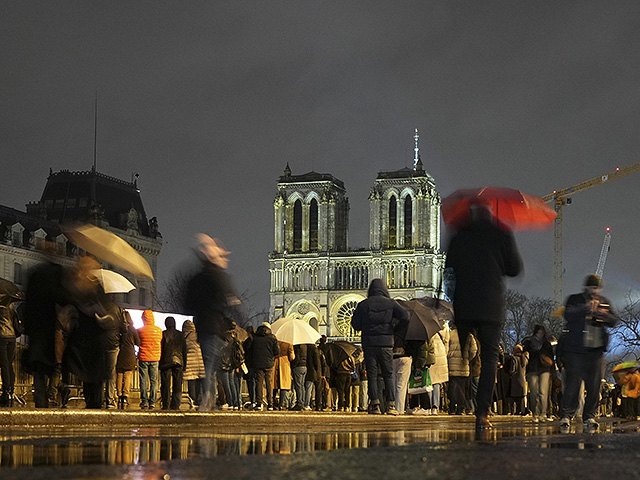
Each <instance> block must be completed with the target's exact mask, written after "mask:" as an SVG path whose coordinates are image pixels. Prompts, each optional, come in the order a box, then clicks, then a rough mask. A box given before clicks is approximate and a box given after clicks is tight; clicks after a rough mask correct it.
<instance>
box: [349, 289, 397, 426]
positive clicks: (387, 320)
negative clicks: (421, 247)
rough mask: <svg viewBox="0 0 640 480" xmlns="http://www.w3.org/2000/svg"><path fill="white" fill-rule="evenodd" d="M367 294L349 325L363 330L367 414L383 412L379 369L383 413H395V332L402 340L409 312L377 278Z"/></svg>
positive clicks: (357, 329)
mask: <svg viewBox="0 0 640 480" xmlns="http://www.w3.org/2000/svg"><path fill="white" fill-rule="evenodd" d="M367 297H368V298H367V299H366V300H363V301H362V302H360V303H359V304H358V306H357V307H356V309H355V311H354V312H353V316H352V317H351V326H352V327H353V329H354V330H356V331H359V332H362V350H363V352H364V362H365V365H366V369H367V377H368V379H369V382H368V383H369V413H370V414H380V413H382V412H381V410H380V400H381V394H380V392H379V391H378V376H379V373H378V370H381V372H382V378H383V379H384V385H385V399H386V403H387V408H386V413H387V414H389V415H398V411H397V410H396V409H395V406H394V405H395V384H394V381H393V341H394V335H398V336H399V337H400V338H402V339H404V336H405V335H406V332H407V327H408V326H409V314H408V313H407V312H406V310H404V309H403V308H402V307H401V306H400V305H399V304H398V303H397V302H396V301H395V300H393V299H392V298H391V296H390V295H389V290H388V289H387V285H386V284H385V283H384V281H383V280H382V279H380V278H374V279H373V280H372V281H371V284H370V285H369V291H368V294H367Z"/></svg>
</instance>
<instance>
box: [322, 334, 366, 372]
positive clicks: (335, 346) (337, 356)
mask: <svg viewBox="0 0 640 480" xmlns="http://www.w3.org/2000/svg"><path fill="white" fill-rule="evenodd" d="M329 346H330V347H331V355H330V362H331V366H332V367H334V368H337V367H338V366H339V365H340V364H341V363H342V362H343V361H345V360H346V359H347V358H348V357H352V358H353V359H354V360H356V361H357V360H358V356H359V352H361V350H360V349H359V348H358V346H357V345H354V344H353V343H349V342H346V341H344V340H336V341H335V342H331V343H330V344H329Z"/></svg>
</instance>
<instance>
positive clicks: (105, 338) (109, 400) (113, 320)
mask: <svg viewBox="0 0 640 480" xmlns="http://www.w3.org/2000/svg"><path fill="white" fill-rule="evenodd" d="M106 309H107V314H106V315H104V316H102V317H100V316H99V317H97V318H96V320H97V321H98V325H99V326H100V329H101V330H102V335H101V338H102V351H103V352H104V358H105V365H104V369H105V373H104V376H105V379H106V380H105V390H104V400H105V405H106V407H107V408H116V397H117V395H118V394H117V389H116V379H117V373H116V363H117V362H118V352H119V351H120V340H121V338H122V337H123V336H124V335H126V333H127V324H126V320H125V318H124V310H123V309H122V308H120V307H119V306H118V305H116V304H115V303H114V302H109V303H108V306H106Z"/></svg>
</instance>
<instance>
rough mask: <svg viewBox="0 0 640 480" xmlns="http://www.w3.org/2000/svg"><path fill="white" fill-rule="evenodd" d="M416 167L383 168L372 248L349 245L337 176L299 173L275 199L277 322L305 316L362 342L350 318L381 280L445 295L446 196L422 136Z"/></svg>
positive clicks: (418, 292)
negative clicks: (427, 161) (427, 162)
mask: <svg viewBox="0 0 640 480" xmlns="http://www.w3.org/2000/svg"><path fill="white" fill-rule="evenodd" d="M414 139H415V156H414V162H413V169H411V168H403V169H401V170H396V171H385V172H379V173H378V176H377V178H376V179H375V181H374V184H373V186H372V188H371V192H370V194H369V219H370V220H369V221H370V232H369V247H368V248H350V247H349V244H348V233H349V200H348V197H347V192H346V190H345V187H344V184H343V182H342V181H340V180H339V179H337V178H335V177H333V176H332V175H330V174H320V173H316V172H309V173H306V174H302V175H293V174H292V172H291V169H290V168H289V165H288V164H287V167H286V168H285V170H284V174H283V175H282V176H281V177H280V179H279V181H278V193H277V195H276V198H275V200H274V214H275V215H274V221H275V229H274V230H275V239H274V240H275V248H274V251H273V252H272V253H271V254H270V256H269V267H270V268H269V270H270V275H271V291H270V314H271V318H272V319H274V320H275V319H277V318H279V317H294V318H299V319H302V320H305V321H306V322H308V323H309V324H311V325H312V326H313V327H314V328H316V329H317V330H318V331H319V332H320V333H321V334H324V335H327V337H329V338H334V339H336V338H340V339H348V340H352V341H357V340H358V337H357V333H356V332H354V331H353V329H352V328H351V315H352V313H353V311H354V310H355V308H356V306H357V304H358V302H360V301H362V300H364V299H365V298H366V296H367V289H368V286H369V283H370V282H371V280H373V279H374V278H382V279H384V280H385V281H386V283H387V285H388V287H389V292H390V294H391V297H392V298H398V299H403V300H409V299H413V298H421V297H425V296H429V297H432V296H438V295H440V292H441V290H442V288H441V285H442V274H443V269H444V260H445V256H444V253H443V252H442V251H441V250H440V203H441V201H440V195H439V193H438V191H437V190H436V185H435V182H434V180H433V177H432V176H431V175H429V174H428V173H427V172H426V171H425V170H424V168H423V164H422V161H421V160H420V157H419V150H418V132H417V130H416V134H415V138H414Z"/></svg>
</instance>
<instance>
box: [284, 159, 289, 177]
mask: <svg viewBox="0 0 640 480" xmlns="http://www.w3.org/2000/svg"><path fill="white" fill-rule="evenodd" d="M284 176H285V178H289V177H290V176H291V169H290V168H289V162H287V166H286V167H285V168H284Z"/></svg>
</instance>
